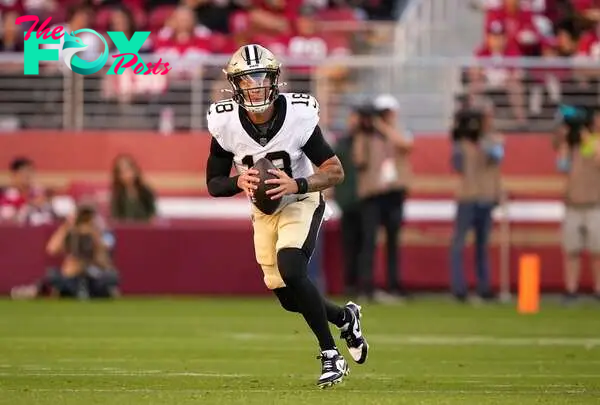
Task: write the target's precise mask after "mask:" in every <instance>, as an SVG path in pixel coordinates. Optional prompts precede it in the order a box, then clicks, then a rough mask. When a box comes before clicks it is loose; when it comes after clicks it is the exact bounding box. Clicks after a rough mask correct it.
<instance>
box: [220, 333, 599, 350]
mask: <svg viewBox="0 0 600 405" xmlns="http://www.w3.org/2000/svg"><path fill="white" fill-rule="evenodd" d="M366 336H367V338H368V340H369V341H371V342H379V343H383V344H388V343H389V344H404V345H416V346H419V345H427V346H469V345H487V346H583V347H586V348H593V347H594V346H600V338H576V337H554V336H552V337H550V336H548V337H530V338H528V337H494V336H478V335H466V336H439V335H437V336H436V335H380V334H369V335H366ZM230 337H231V338H233V339H238V340H281V339H284V340H301V339H304V337H303V336H297V335H278V334H266V333H235V334H232V335H230Z"/></svg>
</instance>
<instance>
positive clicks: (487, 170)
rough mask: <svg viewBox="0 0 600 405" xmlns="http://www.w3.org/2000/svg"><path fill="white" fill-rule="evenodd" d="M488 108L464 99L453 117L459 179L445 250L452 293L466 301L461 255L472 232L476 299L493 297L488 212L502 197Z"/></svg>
mask: <svg viewBox="0 0 600 405" xmlns="http://www.w3.org/2000/svg"><path fill="white" fill-rule="evenodd" d="M492 120H493V109H492V107H491V104H489V103H485V104H483V103H475V102H473V100H471V99H470V98H468V97H467V98H465V100H464V102H463V104H462V105H461V107H460V108H459V109H458V112H457V113H456V116H455V118H454V128H453V131H452V142H453V155H452V166H453V168H454V170H455V171H456V172H457V173H458V174H459V176H460V183H459V188H458V190H457V194H456V199H457V211H456V218H455V222H454V234H453V236H452V245H451V248H450V267H451V276H452V286H451V288H452V294H453V295H454V296H455V297H456V299H457V300H459V301H465V300H466V299H467V292H468V291H467V283H466V280H465V274H464V264H463V253H464V247H465V240H466V237H467V234H468V233H469V232H470V230H471V229H474V230H475V269H476V275H477V294H478V295H479V297H481V298H483V299H491V298H492V297H493V294H492V291H491V286H490V268H489V257H488V250H489V246H488V244H489V237H490V233H491V230H492V225H493V222H492V210H493V209H494V206H495V205H496V204H497V203H498V202H499V200H500V196H501V192H502V189H501V180H500V163H501V162H502V159H503V158H504V147H503V144H502V143H503V140H502V137H501V136H500V135H499V134H496V133H494V132H493V127H492Z"/></svg>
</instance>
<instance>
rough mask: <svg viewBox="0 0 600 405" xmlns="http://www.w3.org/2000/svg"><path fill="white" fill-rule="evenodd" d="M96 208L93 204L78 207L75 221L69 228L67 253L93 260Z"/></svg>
mask: <svg viewBox="0 0 600 405" xmlns="http://www.w3.org/2000/svg"><path fill="white" fill-rule="evenodd" d="M95 217H96V209H95V208H94V207H93V206H91V205H80V206H78V207H77V213H76V215H75V223H74V224H73V226H72V227H71V229H69V232H68V233H67V236H66V239H65V250H66V251H67V253H69V254H71V255H73V256H75V257H77V258H79V259H82V260H86V261H91V260H92V259H93V257H94V252H95V250H96V246H95V245H96V241H95V239H94V236H93V227H94V219H95Z"/></svg>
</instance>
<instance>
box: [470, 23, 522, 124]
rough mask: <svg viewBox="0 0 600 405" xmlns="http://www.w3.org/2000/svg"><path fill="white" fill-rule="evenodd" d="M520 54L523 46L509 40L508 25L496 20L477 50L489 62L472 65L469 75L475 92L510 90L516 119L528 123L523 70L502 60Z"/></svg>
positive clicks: (472, 90)
mask: <svg viewBox="0 0 600 405" xmlns="http://www.w3.org/2000/svg"><path fill="white" fill-rule="evenodd" d="M520 55H521V53H520V51H519V49H518V48H517V47H516V46H515V45H514V44H512V45H511V43H510V42H508V40H507V37H506V31H505V26H504V24H503V23H502V22H500V21H494V22H492V23H491V24H490V25H489V26H488V32H487V36H486V38H485V42H484V44H483V45H482V46H481V47H480V48H479V49H478V50H477V52H476V56H477V57H478V58H481V59H482V62H484V64H485V65H484V66H482V67H479V66H475V67H472V68H471V69H470V71H469V76H470V93H471V94H472V95H482V94H487V95H492V94H499V95H505V94H506V93H508V94H507V95H508V98H509V101H510V104H511V106H512V110H513V115H514V118H516V120H517V122H518V124H520V125H521V126H524V124H525V122H526V115H525V90H524V87H523V83H522V82H521V80H522V76H523V73H522V69H519V68H516V67H507V66H504V65H503V63H502V62H503V59H504V58H516V57H518V56H520Z"/></svg>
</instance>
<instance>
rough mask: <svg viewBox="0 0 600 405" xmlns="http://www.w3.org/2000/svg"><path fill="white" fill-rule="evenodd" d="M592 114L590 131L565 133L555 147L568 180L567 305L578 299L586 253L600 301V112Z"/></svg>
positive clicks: (565, 237) (581, 129)
mask: <svg viewBox="0 0 600 405" xmlns="http://www.w3.org/2000/svg"><path fill="white" fill-rule="evenodd" d="M577 111H580V112H583V111H585V110H583V109H573V113H574V114H576V112H577ZM592 111H593V112H592V113H591V114H590V113H588V114H589V115H592V117H591V119H590V121H591V122H590V123H589V127H588V128H586V127H575V128H573V129H574V130H576V132H575V133H569V132H567V131H562V135H563V136H561V137H559V139H558V142H557V144H556V145H555V146H556V149H557V151H558V156H557V169H558V171H560V172H562V173H565V174H566V176H567V184H566V193H565V205H566V213H565V217H564V220H563V221H564V222H563V251H564V253H565V255H564V257H565V264H564V269H565V270H564V271H565V303H570V302H572V301H573V300H575V299H576V298H577V292H578V289H579V274H580V266H581V253H582V252H583V251H584V250H588V251H589V253H590V254H591V255H592V263H591V264H592V270H593V274H594V281H595V286H594V293H595V296H596V298H598V299H600V110H599V109H597V108H596V109H593V110H592ZM588 114H585V115H588ZM576 115H577V114H576ZM579 116H581V114H579ZM565 118H567V117H565ZM571 120H573V119H572V118H571ZM585 120H586V121H587V117H586V118H585ZM577 122H579V123H581V122H582V119H579V120H577ZM577 129H579V130H578V131H577ZM560 135H561V133H559V136H560Z"/></svg>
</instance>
